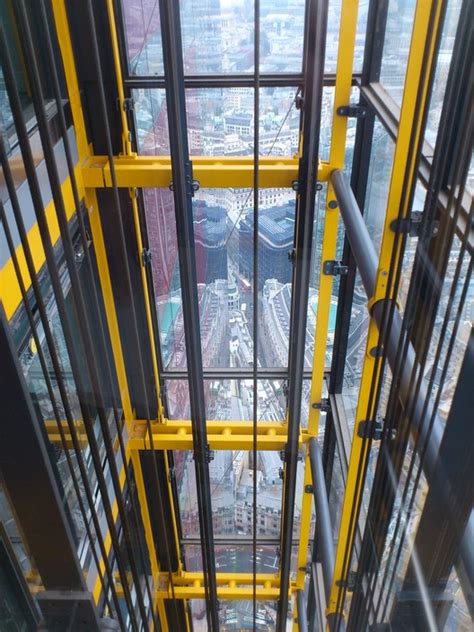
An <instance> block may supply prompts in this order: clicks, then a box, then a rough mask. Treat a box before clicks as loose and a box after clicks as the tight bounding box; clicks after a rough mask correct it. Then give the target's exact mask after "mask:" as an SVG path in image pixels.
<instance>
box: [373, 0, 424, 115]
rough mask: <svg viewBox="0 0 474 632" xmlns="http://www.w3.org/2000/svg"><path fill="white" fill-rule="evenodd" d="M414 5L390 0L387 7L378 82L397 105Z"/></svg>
mask: <svg viewBox="0 0 474 632" xmlns="http://www.w3.org/2000/svg"><path fill="white" fill-rule="evenodd" d="M415 5H416V3H415V2H414V0H390V2H389V6H388V14H387V27H386V33H385V42H384V47H383V57H382V68H381V72H380V82H381V83H382V85H383V86H384V88H385V89H386V90H387V91H388V92H389V93H390V96H392V97H393V99H394V100H395V101H396V102H397V104H398V105H401V103H402V96H403V86H404V83H405V75H406V70H407V63H408V53H409V50H410V42H411V33H412V29H413V19H414V15H415Z"/></svg>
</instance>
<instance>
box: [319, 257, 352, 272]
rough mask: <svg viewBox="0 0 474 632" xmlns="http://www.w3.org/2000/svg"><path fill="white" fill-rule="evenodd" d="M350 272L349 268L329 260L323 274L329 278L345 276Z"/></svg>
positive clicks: (325, 264)
mask: <svg viewBox="0 0 474 632" xmlns="http://www.w3.org/2000/svg"><path fill="white" fill-rule="evenodd" d="M348 272H349V268H348V267H347V266H345V265H342V263H341V262H340V261H336V260H335V259H328V260H327V261H325V262H324V264H323V274H326V275H327V276H337V275H340V276H345V275H346V274H347V273H348Z"/></svg>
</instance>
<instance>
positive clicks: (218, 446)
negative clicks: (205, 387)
mask: <svg viewBox="0 0 474 632" xmlns="http://www.w3.org/2000/svg"><path fill="white" fill-rule="evenodd" d="M287 435H288V427H287V425H286V424H285V423H283V422H282V423H278V422H267V421H265V422H261V424H260V425H259V426H258V428H257V449H258V450H281V449H283V448H284V446H285V444H286V442H287ZM207 440H208V443H209V446H210V448H211V450H251V449H252V447H253V424H252V422H251V421H208V422H207ZM153 447H154V449H155V450H191V449H192V447H193V435H192V424H191V421H189V420H184V421H183V420H179V421H175V420H166V421H165V423H155V424H153ZM128 448H129V449H131V450H145V449H148V450H150V449H151V445H150V437H149V434H148V432H147V425H146V422H145V421H141V420H140V421H135V422H133V424H132V427H131V431H130V437H129V440H128Z"/></svg>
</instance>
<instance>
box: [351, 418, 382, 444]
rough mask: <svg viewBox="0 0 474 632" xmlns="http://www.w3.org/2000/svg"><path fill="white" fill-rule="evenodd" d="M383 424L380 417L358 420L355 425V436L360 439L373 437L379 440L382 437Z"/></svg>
mask: <svg viewBox="0 0 474 632" xmlns="http://www.w3.org/2000/svg"><path fill="white" fill-rule="evenodd" d="M382 431H383V426H382V422H381V421H380V419H376V420H373V419H369V420H368V421H360V422H359V425H358V426H357V436H358V437H360V438H361V439H363V438H366V439H373V440H374V441H380V439H381V438H382Z"/></svg>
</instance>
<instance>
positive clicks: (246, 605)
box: [190, 599, 292, 632]
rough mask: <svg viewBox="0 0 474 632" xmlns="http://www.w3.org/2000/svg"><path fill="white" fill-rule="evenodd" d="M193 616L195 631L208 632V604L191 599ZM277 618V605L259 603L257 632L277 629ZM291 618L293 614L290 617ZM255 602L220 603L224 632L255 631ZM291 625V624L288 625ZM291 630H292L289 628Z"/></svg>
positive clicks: (221, 627) (267, 602) (257, 607)
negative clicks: (236, 631)
mask: <svg viewBox="0 0 474 632" xmlns="http://www.w3.org/2000/svg"><path fill="white" fill-rule="evenodd" d="M190 604H191V615H192V621H193V630H194V631H195V632H206V631H207V621H206V604H205V601H204V600H200V599H191V600H190ZM276 616H277V603H276V602H271V601H258V602H257V604H256V627H255V629H256V630H260V631H261V632H270V630H274V629H275V625H276ZM288 616H289V618H291V616H292V615H291V614H289V615H288ZM253 625H254V622H253V602H252V600H251V599H249V600H247V601H229V600H221V601H220V610H219V626H220V630H222V632H227V631H230V630H253V629H254V627H253ZM288 625H290V623H289V624H288ZM289 629H290V628H289Z"/></svg>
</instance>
